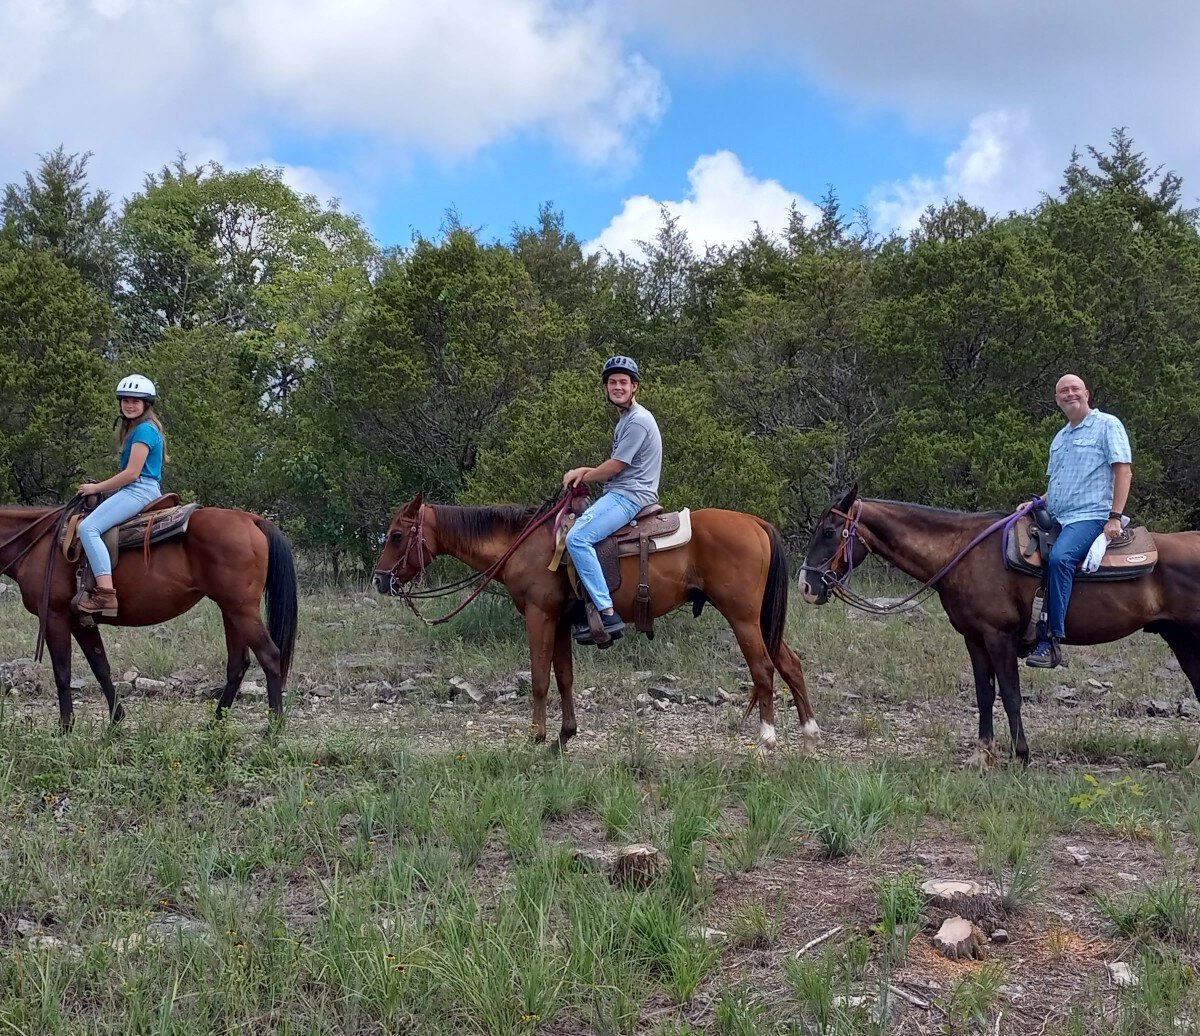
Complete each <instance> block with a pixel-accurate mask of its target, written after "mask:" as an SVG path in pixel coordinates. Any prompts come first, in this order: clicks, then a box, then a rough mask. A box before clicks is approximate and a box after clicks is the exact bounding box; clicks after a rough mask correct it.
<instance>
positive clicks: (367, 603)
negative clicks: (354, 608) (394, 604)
mask: <svg viewBox="0 0 1200 1036" xmlns="http://www.w3.org/2000/svg"><path fill="white" fill-rule="evenodd" d="M358 603H359V604H361V605H362V606H363V607H364V608H378V607H379V602H378V601H377V600H375V598H374V597H368V596H366V595H364V596H363V598H362V600H360V601H359V602H358Z"/></svg>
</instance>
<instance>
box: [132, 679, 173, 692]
mask: <svg viewBox="0 0 1200 1036" xmlns="http://www.w3.org/2000/svg"><path fill="white" fill-rule="evenodd" d="M133 689H134V690H135V691H137V692H138V694H144V695H146V696H147V697H150V696H151V695H155V694H161V693H162V692H163V691H165V690H166V689H167V681H166V680H152V679H151V678H150V677H148V676H139V677H137V678H136V679H134V681H133Z"/></svg>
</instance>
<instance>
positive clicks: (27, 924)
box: [17, 917, 42, 937]
mask: <svg viewBox="0 0 1200 1036" xmlns="http://www.w3.org/2000/svg"><path fill="white" fill-rule="evenodd" d="M41 927H42V926H41V925H40V924H38V923H37V922H36V921H32V920H30V919H29V918H28V917H18V918H17V935H20V936H24V937H28V936H30V935H34V934H35V933H36V932H37V931H38V930H39V929H40V928H41Z"/></svg>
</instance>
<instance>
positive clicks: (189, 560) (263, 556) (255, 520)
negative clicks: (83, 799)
mask: <svg viewBox="0 0 1200 1036" xmlns="http://www.w3.org/2000/svg"><path fill="white" fill-rule="evenodd" d="M60 512H61V508H36V507H5V508H0V574H3V575H7V576H10V577H11V578H12V579H14V580H16V583H17V585H18V586H19V587H20V588H21V599H22V601H23V602H24V604H25V607H26V609H28V610H29V611H30V612H32V613H33V614H34V615H40V614H41V609H42V607H43V602H44V601H48V608H47V611H46V614H45V616H44V619H45V635H46V646H47V647H48V648H49V649H50V663H51V665H52V666H53V669H54V683H55V685H56V687H57V688H58V711H59V717H60V720H61V722H62V727H63V730H69V729H70V727H71V724H72V722H73V719H74V711H73V707H72V702H71V638H72V637H74V638H75V641H76V642H77V643H78V644H79V647H80V648H81V649H82V651H83V657H84V658H86V659H87V661H88V665H89V666H91V669H92V673H93V674H94V675H95V677H96V680H97V681H98V682H99V684H100V688H101V690H103V691H104V697H105V698H106V699H108V711H109V716H110V717H111V718H112V721H113V722H114V723H115V722H118V721H119V720H120V719H121V718H122V716H123V715H124V710H123V709H122V707H121V703H120V702H119V701H118V700H117V692H116V688H115V687H114V686H113V681H112V673H111V671H110V670H109V665H108V658H107V656H106V655H105V653H104V643H103V641H102V640H101V639H100V630H99V628H98V627H96V626H84V625H81V624H80V621H79V615H78V614H76V613H75V612H74V611H73V610H72V608H71V598H72V596H73V595H74V593H75V572H74V569H75V566H74V565H69V564H67V562H66V561H65V560H64V559H63V557H62V554H61V552H59V553H58V556H57V558H56V559H55V560H54V565H53V569H52V570H51V571H52V574H51V579H50V586H49V593H48V594H47V593H46V592H45V590H46V571H47V562H48V561H49V553H50V551H58V549H59V548H58V547H57V546H56V544H55V542H54V541H55V536H54V529H55V524H56V522H55V519H56V518H57V516H58V515H59V513H60ZM113 582H114V585H115V587H116V590H117V597H118V600H119V601H120V611H119V614H118V615H117V617H116V618H115V619H106V618H101V619H99V620H98V621H99V622H104V623H109V624H111V625H118V626H150V625H153V624H154V623H158V622H165V621H166V620H167V619H173V618H174V617H175V616H177V615H182V614H183V613H184V612H186V611H187V610H188V609H189V608H191V607H192V606H193V605H194V604H196V602H197V601H199V600H200V599H201V598H203V597H208V598H210V599H211V600H213V601H214V602H216V605H217V607H218V608H220V609H221V616H222V618H223V619H224V621H225V645H226V647H227V648H228V651H229V662H228V665H227V667H226V671H225V688H224V690H223V692H222V694H221V697H220V700H219V701H218V703H217V714H218V715H221V714H223V713H224V712H225V710H226V709H228V708H229V706H230V705H232V704H233V702H234V699H235V698H236V697H237V692H238V688H239V687H240V686H241V683H242V677H243V676H245V674H246V669H247V668H248V667H249V665H250V652H251V651H253V652H254V655H255V657H256V658H257V659H258V661H259V664H260V665H261V666H262V668H263V673H264V674H265V675H266V678H267V702H268V704H269V705H270V709H271V714H272V718H273V719H279V718H282V716H283V687H284V683H285V681H286V680H287V674H288V668H289V667H290V665H291V661H292V649H293V647H294V646H295V641H296V608H297V594H296V569H295V565H294V563H293V561H292V551H291V547H290V546H289V544H288V542H287V540H286V539H285V538H284V535H283V533H281V532H280V531H279V530H278V529H277V528H276V527H275V526H274V525H273V524H272V523H271V522H269V521H267V520H266V519H265V518H259V517H257V516H256V515H253V514H247V513H246V512H245V511H229V510H226V509H224V508H221V507H201V508H200V509H199V510H197V511H196V512H195V513H194V514H193V515H192V517H191V520H190V522H189V523H188V529H187V532H186V533H185V534H184V535H182V536H179V537H176V538H175V539H170V540H166V541H164V542H162V543H160V544H157V545H155V546H154V547H152V548H151V550H150V562H149V565H147V564H146V562H145V560H144V559H143V556H142V551H141V550H134V551H127V552H125V553H122V554H121V556H120V559H119V561H118V563H117V565H116V567H115V568H114V569H113ZM264 596H265V597H266V604H267V625H266V626H264V625H263V621H262V617H261V615H260V608H261V605H262V600H263V597H264Z"/></svg>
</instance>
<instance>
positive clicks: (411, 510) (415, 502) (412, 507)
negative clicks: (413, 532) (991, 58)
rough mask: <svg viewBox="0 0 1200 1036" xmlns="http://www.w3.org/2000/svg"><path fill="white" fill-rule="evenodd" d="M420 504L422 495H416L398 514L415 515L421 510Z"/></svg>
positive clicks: (422, 499)
mask: <svg viewBox="0 0 1200 1036" xmlns="http://www.w3.org/2000/svg"><path fill="white" fill-rule="evenodd" d="M422 503H424V495H423V494H422V493H418V494H417V495H416V496H414V497H413V498H412V499H411V500H410V501H409V502H408V503H406V504H405V505H404V506H403V507H402V508H401V509H400V513H401V514H404V515H409V514H416V513H417V512H418V511H420V510H421V504H422Z"/></svg>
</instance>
